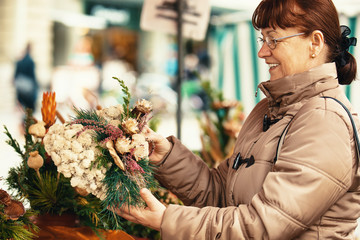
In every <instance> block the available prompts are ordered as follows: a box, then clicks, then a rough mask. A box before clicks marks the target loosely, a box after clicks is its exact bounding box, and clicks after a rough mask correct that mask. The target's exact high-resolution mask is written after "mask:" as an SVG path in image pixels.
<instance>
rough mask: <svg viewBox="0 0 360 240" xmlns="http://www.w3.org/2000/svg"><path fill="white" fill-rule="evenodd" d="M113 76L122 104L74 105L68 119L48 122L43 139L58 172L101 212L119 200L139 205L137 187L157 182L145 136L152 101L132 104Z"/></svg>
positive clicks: (149, 185)
mask: <svg viewBox="0 0 360 240" xmlns="http://www.w3.org/2000/svg"><path fill="white" fill-rule="evenodd" d="M115 79H116V80H118V81H119V83H120V85H121V86H122V89H123V93H124V95H125V97H124V98H123V100H124V103H123V104H122V105H116V106H112V107H109V108H105V109H98V110H96V109H94V110H90V111H88V110H79V109H76V116H75V117H73V119H72V121H70V122H68V123H65V124H61V125H60V124H54V125H52V126H51V127H50V128H49V131H48V132H47V134H46V135H45V137H44V141H43V142H44V145H45V150H46V152H47V153H48V154H49V155H50V156H51V159H52V160H53V161H54V164H55V165H56V166H57V169H58V171H59V172H60V173H62V174H63V175H64V176H65V177H66V178H71V180H70V183H71V186H72V187H74V188H75V189H76V191H77V192H78V193H79V194H80V195H82V196H87V195H88V194H89V193H91V194H92V195H94V196H96V197H97V198H99V199H100V200H101V201H102V203H103V206H104V211H106V209H111V208H112V207H118V206H121V205H122V204H124V203H126V204H127V205H134V206H137V205H143V204H144V202H143V201H142V199H141V198H140V195H139V191H140V189H141V188H144V187H146V188H150V189H151V188H154V187H157V182H156V181H155V179H154V178H153V175H152V167H151V166H150V165H149V160H148V156H149V154H150V151H149V143H148V142H147V141H146V139H145V136H144V128H145V126H146V124H147V122H148V120H149V114H150V112H151V110H152V106H151V104H150V102H148V101H146V100H138V101H137V102H136V104H135V106H134V107H133V108H131V107H130V97H131V96H130V93H129V90H128V88H127V86H126V85H125V84H124V82H123V81H121V80H119V79H117V78H115ZM115 220H116V218H115Z"/></svg>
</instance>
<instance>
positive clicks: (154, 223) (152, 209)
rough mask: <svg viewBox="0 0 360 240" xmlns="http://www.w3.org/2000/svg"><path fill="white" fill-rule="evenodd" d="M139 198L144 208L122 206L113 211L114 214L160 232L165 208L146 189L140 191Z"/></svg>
mask: <svg viewBox="0 0 360 240" xmlns="http://www.w3.org/2000/svg"><path fill="white" fill-rule="evenodd" d="M140 196H141V197H142V199H144V201H145V202H146V205H147V207H146V208H138V207H132V206H125V205H124V206H122V207H121V208H117V209H114V211H115V213H116V214H118V215H119V216H121V217H123V218H125V219H127V220H129V221H131V222H133V223H138V224H141V225H144V226H147V227H150V228H152V229H155V230H158V231H160V225H161V221H162V218H163V215H164V212H165V209H166V207H165V206H164V205H163V204H162V203H161V202H160V201H158V200H157V199H156V198H155V197H154V195H152V194H151V192H150V191H149V190H148V189H146V188H143V189H141V190H140Z"/></svg>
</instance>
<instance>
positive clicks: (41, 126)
mask: <svg viewBox="0 0 360 240" xmlns="http://www.w3.org/2000/svg"><path fill="white" fill-rule="evenodd" d="M45 125H46V123H44V122H43V121H40V122H37V123H35V124H33V125H31V126H30V127H29V133H30V134H31V135H33V136H35V137H38V138H43V137H44V136H45V133H46V128H45Z"/></svg>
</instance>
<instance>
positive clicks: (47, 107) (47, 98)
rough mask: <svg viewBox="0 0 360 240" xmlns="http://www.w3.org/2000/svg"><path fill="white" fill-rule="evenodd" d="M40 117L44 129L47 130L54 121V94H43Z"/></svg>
mask: <svg viewBox="0 0 360 240" xmlns="http://www.w3.org/2000/svg"><path fill="white" fill-rule="evenodd" d="M41 115H42V118H43V121H44V122H45V124H46V125H45V127H46V128H49V127H50V126H52V125H53V124H54V123H55V121H56V101H55V92H44V93H43V100H42V106H41Z"/></svg>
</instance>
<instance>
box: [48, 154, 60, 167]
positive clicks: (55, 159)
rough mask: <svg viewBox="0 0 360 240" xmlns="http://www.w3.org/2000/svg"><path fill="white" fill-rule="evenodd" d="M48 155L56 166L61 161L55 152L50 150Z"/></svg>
mask: <svg viewBox="0 0 360 240" xmlns="http://www.w3.org/2000/svg"><path fill="white" fill-rule="evenodd" d="M50 156H51V159H52V160H53V162H54V164H55V165H56V166H57V165H59V164H60V163H61V158H60V156H59V155H58V154H57V153H56V152H52V153H51V155H50Z"/></svg>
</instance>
